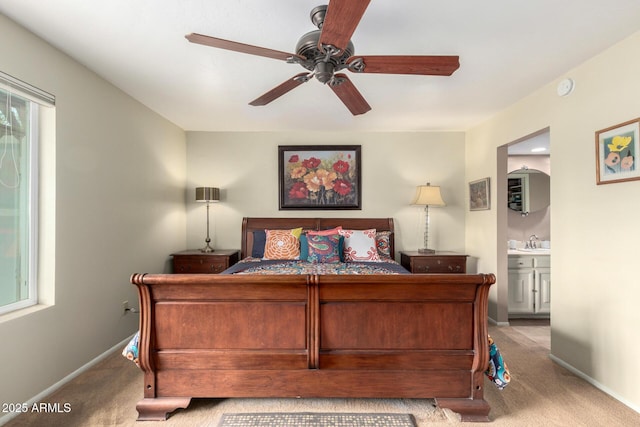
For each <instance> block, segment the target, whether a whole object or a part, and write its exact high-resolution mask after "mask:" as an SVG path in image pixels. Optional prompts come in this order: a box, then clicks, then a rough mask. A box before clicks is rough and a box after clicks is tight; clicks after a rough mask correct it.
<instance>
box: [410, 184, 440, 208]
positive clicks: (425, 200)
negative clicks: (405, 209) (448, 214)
mask: <svg viewBox="0 0 640 427" xmlns="http://www.w3.org/2000/svg"><path fill="white" fill-rule="evenodd" d="M411 204H412V205H421V206H446V204H445V203H444V200H442V195H441V194H440V187H439V186H437V185H431V184H429V183H427V185H419V186H418V187H417V189H416V196H415V197H414V198H413V201H412V202H411Z"/></svg>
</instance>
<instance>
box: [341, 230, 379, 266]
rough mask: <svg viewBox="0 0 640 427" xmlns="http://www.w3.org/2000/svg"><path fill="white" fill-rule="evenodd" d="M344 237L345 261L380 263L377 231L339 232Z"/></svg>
mask: <svg viewBox="0 0 640 427" xmlns="http://www.w3.org/2000/svg"><path fill="white" fill-rule="evenodd" d="M338 233H339V234H340V235H341V236H344V251H343V253H344V260H345V262H349V261H365V262H380V261H381V259H380V255H378V248H377V246H376V230H375V228H373V229H370V230H338Z"/></svg>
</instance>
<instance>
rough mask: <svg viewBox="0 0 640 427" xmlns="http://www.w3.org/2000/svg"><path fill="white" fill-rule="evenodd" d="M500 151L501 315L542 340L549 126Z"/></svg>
mask: <svg viewBox="0 0 640 427" xmlns="http://www.w3.org/2000/svg"><path fill="white" fill-rule="evenodd" d="M506 151H507V156H506V172H507V176H506V186H505V187H506V189H505V190H506V195H505V200H506V203H504V204H503V206H501V207H500V209H503V210H504V212H503V215H501V217H502V218H503V219H504V220H503V221H502V222H501V224H500V226H501V227H503V228H504V229H503V230H502V231H501V233H499V235H501V236H506V239H507V254H506V257H507V262H506V267H507V271H506V273H507V278H508V280H507V292H506V298H505V299H506V301H505V302H506V305H507V319H508V323H509V324H511V325H512V326H514V327H518V326H520V327H522V328H523V331H530V332H531V333H532V334H533V336H538V337H539V336H542V337H543V339H546V338H544V337H546V336H548V332H549V324H550V317H551V264H550V259H551V256H550V255H551V250H552V249H551V248H552V244H551V242H552V241H551V227H550V214H551V206H550V202H551V198H550V180H551V151H550V131H549V129H548V128H547V129H543V130H541V131H539V132H536V133H534V134H531V135H528V136H526V137H524V138H521V139H519V140H517V141H514V142H512V143H510V144H507V146H506ZM536 326H539V329H538V328H536ZM532 328H533V329H532ZM532 339H533V338H532ZM536 339H538V338H536ZM534 340H535V339H534Z"/></svg>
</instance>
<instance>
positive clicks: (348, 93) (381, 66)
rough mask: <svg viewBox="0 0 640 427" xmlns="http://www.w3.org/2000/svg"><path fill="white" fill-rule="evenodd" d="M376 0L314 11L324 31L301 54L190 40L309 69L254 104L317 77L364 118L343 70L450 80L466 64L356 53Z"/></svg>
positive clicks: (352, 0)
mask: <svg viewBox="0 0 640 427" xmlns="http://www.w3.org/2000/svg"><path fill="white" fill-rule="evenodd" d="M370 1H371V0H331V1H330V3H329V5H323V6H317V7H315V8H313V9H312V10H311V22H313V24H314V25H316V26H317V27H318V29H317V30H314V31H311V32H309V33H307V34H305V35H303V36H302V37H301V38H300V40H298V43H297V45H296V53H295V54H293V53H287V52H281V51H278V50H273V49H267V48H264V47H259V46H253V45H248V44H244V43H238V42H234V41H230V40H224V39H220V38H216V37H210V36H205V35H202V34H196V33H192V34H188V35H186V36H185V37H186V38H187V40H189V41H190V42H192V43H198V44H202V45H206V46H211V47H216V48H220V49H227V50H232V51H236V52H241V53H248V54H251V55H258V56H264V57H267V58H273V59H279V60H282V61H286V62H287V63H291V64H299V65H301V66H302V67H303V68H305V69H307V70H308V71H307V72H303V73H299V74H296V75H295V76H293V77H292V78H290V79H288V80H286V81H285V82H283V83H282V84H280V85H278V86H276V87H274V88H273V89H271V90H270V91H268V92H267V93H265V94H263V95H261V96H260V97H258V98H256V99H254V100H253V101H251V102H250V103H249V104H250V105H254V106H260V105H267V104H268V103H270V102H271V101H274V100H275V99H277V98H279V97H281V96H282V95H284V94H286V93H287V92H289V91H291V90H293V89H295V88H296V87H298V86H300V85H301V84H302V83H305V82H307V81H309V80H310V79H311V78H313V77H315V78H316V79H317V80H318V81H320V82H322V83H325V84H327V85H329V87H330V88H331V89H332V90H333V92H335V94H336V95H337V96H338V98H340V100H341V101H342V102H343V103H344V105H345V106H346V107H347V108H348V109H349V111H351V113H352V114H353V115H358V114H364V113H366V112H367V111H369V110H371V107H370V106H369V104H368V103H367V101H366V100H365V99H364V97H363V96H362V95H361V94H360V92H359V91H358V89H356V87H355V85H354V84H353V83H352V82H351V80H350V79H349V77H347V75H346V74H344V73H338V71H340V70H344V69H347V70H349V71H351V72H354V73H383V74H420V75H437V76H450V75H451V74H453V72H454V71H455V70H457V69H458V67H459V66H460V63H459V60H458V57H457V56H422V55H408V56H393V55H382V56H372V55H364V56H362V55H354V53H355V51H354V46H353V43H352V42H351V36H352V35H353V33H354V31H355V29H356V27H357V26H358V23H359V22H360V19H361V18H362V15H363V14H364V12H365V10H366V9H367V6H369V2H370Z"/></svg>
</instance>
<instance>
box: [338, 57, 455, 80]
mask: <svg viewBox="0 0 640 427" xmlns="http://www.w3.org/2000/svg"><path fill="white" fill-rule="evenodd" d="M347 63H348V64H349V70H351V71H353V72H356V73H384V74H421V75H427V76H450V75H451V74H453V72H454V71H456V70H457V69H458V68H459V67H460V60H459V58H458V57H457V56H419V55H415V56H412V55H408V56H352V57H351V58H349V59H348V60H347Z"/></svg>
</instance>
